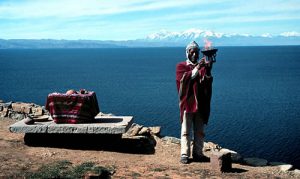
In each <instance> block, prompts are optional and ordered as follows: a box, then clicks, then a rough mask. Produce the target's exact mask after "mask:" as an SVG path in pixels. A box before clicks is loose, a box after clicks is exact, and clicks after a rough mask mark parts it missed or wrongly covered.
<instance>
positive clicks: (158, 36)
mask: <svg viewBox="0 0 300 179" xmlns="http://www.w3.org/2000/svg"><path fill="white" fill-rule="evenodd" d="M223 35H224V34H223V33H216V32H214V31H209V30H201V29H194V28H192V29H188V30H185V31H182V32H171V31H167V30H161V31H159V32H157V33H153V34H150V35H148V36H147V37H146V39H149V40H171V39H174V38H181V39H197V38H203V37H216V38H221V37H222V36H223Z"/></svg>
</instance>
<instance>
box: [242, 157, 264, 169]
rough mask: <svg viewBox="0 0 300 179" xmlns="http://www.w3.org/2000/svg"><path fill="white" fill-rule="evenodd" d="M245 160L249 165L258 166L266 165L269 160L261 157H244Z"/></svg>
mask: <svg viewBox="0 0 300 179" xmlns="http://www.w3.org/2000/svg"><path fill="white" fill-rule="evenodd" d="M244 162H245V163H246V164H247V165H250V166H254V167H258V166H266V165H267V164H268V161H267V160H265V159H261V158H244Z"/></svg>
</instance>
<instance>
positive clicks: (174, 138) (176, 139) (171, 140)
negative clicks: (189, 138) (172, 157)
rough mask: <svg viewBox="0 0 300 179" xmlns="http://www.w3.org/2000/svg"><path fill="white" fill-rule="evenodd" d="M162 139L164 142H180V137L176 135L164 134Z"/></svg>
mask: <svg viewBox="0 0 300 179" xmlns="http://www.w3.org/2000/svg"><path fill="white" fill-rule="evenodd" d="M162 140H163V141H164V142H166V143H173V144H180V139H178V138H176V137H170V136H165V137H163V138H162Z"/></svg>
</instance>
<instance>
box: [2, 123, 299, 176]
mask: <svg viewBox="0 0 300 179" xmlns="http://www.w3.org/2000/svg"><path fill="white" fill-rule="evenodd" d="M15 122H16V121H15V120H12V119H7V118H5V119H0V161H1V162H0V176H2V177H7V176H15V175H16V174H22V173H26V172H28V171H36V170H37V169H38V168H39V167H41V166H42V165H44V164H47V163H51V162H54V161H59V160H68V161H70V162H72V163H73V164H80V163H83V162H94V163H96V164H97V165H100V166H104V167H114V168H115V172H114V173H113V175H112V178H297V177H298V178H300V176H299V175H298V176H295V175H294V174H292V173H289V172H287V173H284V172H280V170H279V168H278V167H276V166H275V167H270V166H268V167H250V166H245V165H240V164H233V170H232V172H228V173H217V172H215V171H213V170H212V169H211V167H210V163H194V162H192V163H190V164H188V165H184V164H180V162H179V156H180V155H179V151H180V150H179V147H180V146H179V145H178V144H166V143H164V142H163V141H160V140H158V141H157V143H156V146H155V148H154V151H153V152H149V153H142V152H140V151H137V152H135V150H131V149H130V147H129V146H126V145H124V146H120V145H119V146H116V145H111V146H110V147H107V148H105V147H104V148H103V147H102V148H101V147H98V148H97V147H94V148H93V147H91V148H84V147H83V148H80V147H78V146H77V147H75V148H72V147H67V148H64V147H54V146H46V147H45V146H44V147H41V146H28V145H25V144H24V134H16V133H11V132H9V130H8V127H9V125H11V124H13V123H15ZM93 142H94V143H97V142H98V141H93ZM129 145H131V144H129ZM119 147H129V149H128V150H120V148H119ZM131 148H133V147H132V145H131Z"/></svg>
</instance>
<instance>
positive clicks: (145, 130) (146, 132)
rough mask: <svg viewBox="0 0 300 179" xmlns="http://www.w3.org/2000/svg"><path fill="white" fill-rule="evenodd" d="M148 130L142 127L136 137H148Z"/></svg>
mask: <svg viewBox="0 0 300 179" xmlns="http://www.w3.org/2000/svg"><path fill="white" fill-rule="evenodd" d="M149 134H150V129H149V128H148V127H143V128H142V129H141V130H140V131H139V132H138V135H149Z"/></svg>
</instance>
